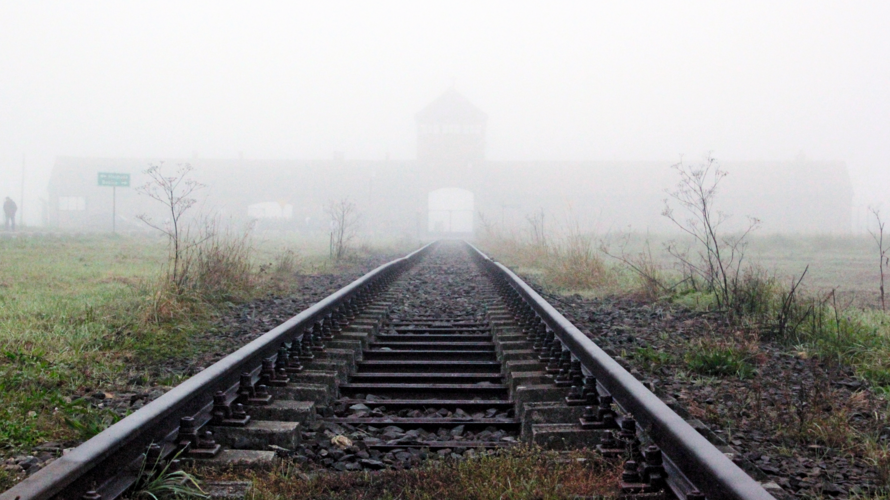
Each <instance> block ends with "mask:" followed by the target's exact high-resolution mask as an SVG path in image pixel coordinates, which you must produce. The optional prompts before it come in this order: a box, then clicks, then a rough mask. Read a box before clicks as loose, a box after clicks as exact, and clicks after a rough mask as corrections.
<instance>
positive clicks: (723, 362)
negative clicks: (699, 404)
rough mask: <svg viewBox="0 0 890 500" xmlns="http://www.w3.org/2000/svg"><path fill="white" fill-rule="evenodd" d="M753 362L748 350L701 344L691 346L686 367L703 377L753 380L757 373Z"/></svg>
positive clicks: (718, 344)
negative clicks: (735, 377)
mask: <svg viewBox="0 0 890 500" xmlns="http://www.w3.org/2000/svg"><path fill="white" fill-rule="evenodd" d="M753 361H754V356H753V355H752V353H751V352H750V351H749V350H748V349H747V348H744V347H740V346H736V345H731V344H720V343H714V342H701V343H698V344H695V345H693V346H690V348H689V350H688V351H687V353H686V366H688V367H689V369H690V370H692V371H694V372H696V373H700V374H702V375H715V376H721V377H725V376H732V375H734V376H737V377H739V378H741V379H746V378H751V377H753V376H754V375H755V373H756V367H755V366H754V363H753Z"/></svg>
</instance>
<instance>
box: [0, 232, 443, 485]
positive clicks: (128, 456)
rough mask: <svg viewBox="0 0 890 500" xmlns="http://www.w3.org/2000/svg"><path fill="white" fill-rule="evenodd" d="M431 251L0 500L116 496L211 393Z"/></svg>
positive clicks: (263, 340)
mask: <svg viewBox="0 0 890 500" xmlns="http://www.w3.org/2000/svg"><path fill="white" fill-rule="evenodd" d="M432 245H433V243H430V244H427V245H425V246H424V247H422V248H420V249H418V250H416V251H414V252H412V253H410V254H408V255H407V256H405V257H402V258H400V259H396V260H394V261H392V262H389V263H387V264H383V265H381V266H379V267H377V268H376V269H374V270H373V271H371V272H369V273H367V274H365V275H364V276H362V277H361V278H359V279H357V280H355V281H353V282H352V283H350V284H349V285H347V286H345V287H343V288H341V289H340V290H338V291H336V292H334V293H333V294H331V295H329V296H328V297H326V298H324V299H322V300H321V301H319V302H318V303H316V304H315V305H313V306H312V307H310V308H309V309H306V310H305V311H303V312H301V313H299V314H297V315H296V316H294V317H292V318H290V319H289V320H287V321H286V322H284V323H282V324H281V325H279V326H277V327H275V328H274V329H272V330H270V331H269V332H267V333H265V334H264V335H262V336H261V337H259V338H257V339H256V340H254V341H252V342H250V343H249V344H247V345H245V346H244V347H242V348H240V349H238V350H237V351H235V352H234V353H232V354H230V355H228V356H226V357H225V358H223V359H221V360H219V361H218V362H216V363H214V364H213V365H211V366H210V367H208V368H207V369H206V370H203V371H201V372H200V373H198V374H196V375H194V376H193V377H191V378H189V379H188V380H186V381H185V382H183V383H181V384H180V385H178V386H176V387H174V388H173V389H171V390H170V391H169V392H167V393H166V394H164V395H163V396H161V397H159V398H158V399H156V400H154V401H152V402H151V403H149V404H147V405H145V406H144V407H143V408H140V409H139V410H138V411H136V412H134V413H133V414H131V415H129V416H128V417H126V418H124V419H122V420H121V421H119V422H117V423H116V424H114V425H112V426H111V427H109V428H107V429H105V430H104V431H102V432H101V433H99V434H97V435H96V436H94V437H93V438H91V439H90V440H88V441H86V442H85V443H83V444H82V445H80V446H78V447H77V448H75V449H74V450H72V451H71V452H70V453H68V454H66V455H64V456H62V457H60V458H58V459H57V460H55V461H54V462H53V463H51V464H49V465H47V466H46V467H44V468H43V469H41V470H40V471H38V472H37V473H35V474H34V475H32V476H30V477H28V478H26V479H25V480H24V481H22V482H21V483H19V484H17V485H16V486H14V487H12V488H11V489H9V490H7V491H5V492H3V493H0V500H49V499H53V498H59V499H61V498H65V499H79V498H81V497H82V496H83V494H84V493H85V492H87V491H88V490H92V489H99V488H103V487H104V488H105V489H107V490H108V491H110V492H117V494H119V493H120V492H121V491H118V490H122V489H125V488H126V487H127V486H129V484H130V483H132V481H129V482H128V481H127V480H126V479H123V480H122V479H120V477H121V476H127V475H129V476H131V477H133V478H135V474H136V472H138V468H137V469H136V470H135V471H134V470H133V464H134V463H138V462H139V460H140V457H141V456H142V454H143V453H144V452H145V450H146V449H147V448H148V446H149V445H150V444H152V443H158V442H163V441H165V440H168V439H170V438H172V437H173V436H174V435H175V433H176V430H177V429H178V427H179V420H180V418H182V417H186V416H194V415H197V414H200V413H202V412H206V411H208V409H209V407H211V406H212V405H213V395H214V394H215V393H216V391H226V390H230V389H231V388H232V386H233V385H236V384H237V382H238V379H239V377H240V375H241V373H243V372H248V373H255V372H256V371H257V370H258V368H259V367H260V365H261V363H262V361H263V359H266V358H270V357H274V356H275V355H276V354H277V352H278V349H279V347H280V346H281V345H282V344H284V343H285V342H290V341H293V340H300V339H301V338H302V330H303V328H304V327H306V326H311V325H313V324H315V323H316V322H317V321H318V320H319V319H321V318H324V316H325V315H327V314H328V313H329V312H331V311H332V310H333V309H335V308H336V307H338V306H339V305H341V304H342V303H343V302H344V301H347V300H349V299H351V298H353V297H355V296H357V295H359V294H361V293H363V292H365V291H366V290H367V289H368V288H369V287H371V286H372V285H374V284H376V283H377V282H378V280H381V279H386V278H388V277H390V276H392V275H393V273H396V272H398V271H401V270H403V269H405V268H406V267H407V266H410V265H411V264H413V263H414V262H416V261H417V260H418V259H419V258H420V257H421V256H422V255H423V254H425V253H426V252H427V251H428V250H429V248H430V247H431V246H432ZM115 478H117V480H115ZM114 483H123V484H124V486H120V485H117V486H116V485H115V484H114ZM104 500H108V497H104Z"/></svg>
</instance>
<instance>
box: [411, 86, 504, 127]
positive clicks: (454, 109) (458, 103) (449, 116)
mask: <svg viewBox="0 0 890 500" xmlns="http://www.w3.org/2000/svg"><path fill="white" fill-rule="evenodd" d="M415 119H416V120H417V121H418V122H419V123H482V122H485V121H487V120H488V115H487V114H485V112H483V111H482V110H481V109H479V108H477V107H476V106H474V105H473V104H471V103H470V101H468V100H467V99H466V98H465V97H464V96H462V95H460V94H458V93H457V91H456V90H454V89H448V90H447V91H445V93H444V94H442V95H440V96H439V97H438V98H437V99H436V100H435V101H433V102H431V103H429V104H428V105H427V106H426V107H425V108H423V109H422V110H421V111H420V112H419V113H417V114H416V115H415Z"/></svg>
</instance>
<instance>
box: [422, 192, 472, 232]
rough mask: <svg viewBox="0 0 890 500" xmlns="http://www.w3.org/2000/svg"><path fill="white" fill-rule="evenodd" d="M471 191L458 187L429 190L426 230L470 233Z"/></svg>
mask: <svg viewBox="0 0 890 500" xmlns="http://www.w3.org/2000/svg"><path fill="white" fill-rule="evenodd" d="M473 210H474V206H473V193H472V191H467V190H466V189H460V188H442V189H437V190H435V191H430V194H429V204H428V211H429V218H428V224H427V232H429V233H435V234H457V233H460V234H471V233H472V232H473Z"/></svg>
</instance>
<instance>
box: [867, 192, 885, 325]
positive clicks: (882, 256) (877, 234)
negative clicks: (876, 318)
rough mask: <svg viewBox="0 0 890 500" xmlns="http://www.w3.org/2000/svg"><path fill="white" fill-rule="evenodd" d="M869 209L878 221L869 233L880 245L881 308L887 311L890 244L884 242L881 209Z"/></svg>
mask: <svg viewBox="0 0 890 500" xmlns="http://www.w3.org/2000/svg"><path fill="white" fill-rule="evenodd" d="M868 210H869V211H870V212H871V213H872V215H874V216H875V222H876V223H877V229H876V230H875V231H872V230H869V231H868V232H869V234H871V237H872V238H873V239H874V240H875V244H876V245H877V246H878V269H879V271H880V278H881V282H880V287H879V290H880V292H881V310H882V311H886V310H887V305H886V302H885V301H884V276H885V269H886V268H888V267H890V257H888V253H890V244H884V224H885V222H884V221H883V219H881V211H880V210H879V209H877V208H875V207H869V208H868Z"/></svg>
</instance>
